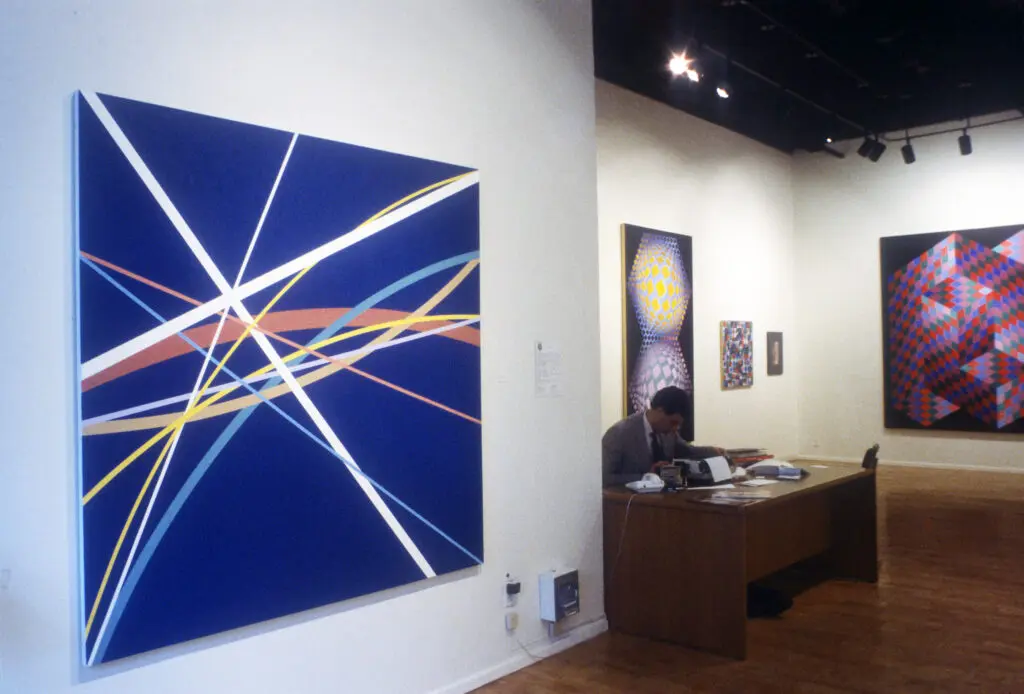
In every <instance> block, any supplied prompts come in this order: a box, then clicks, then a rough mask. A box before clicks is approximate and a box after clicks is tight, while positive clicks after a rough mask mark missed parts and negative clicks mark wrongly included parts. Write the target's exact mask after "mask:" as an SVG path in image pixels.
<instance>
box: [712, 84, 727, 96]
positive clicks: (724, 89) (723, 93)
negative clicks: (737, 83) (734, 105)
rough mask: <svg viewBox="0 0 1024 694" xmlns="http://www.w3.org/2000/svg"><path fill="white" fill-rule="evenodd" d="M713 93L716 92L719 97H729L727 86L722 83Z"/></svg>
mask: <svg viewBox="0 0 1024 694" xmlns="http://www.w3.org/2000/svg"><path fill="white" fill-rule="evenodd" d="M715 93H716V94H718V98H719V99H728V98H729V88H728V87H726V86H724V85H722V86H720V87H718V89H716V90H715Z"/></svg>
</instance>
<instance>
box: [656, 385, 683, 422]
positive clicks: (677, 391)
mask: <svg viewBox="0 0 1024 694" xmlns="http://www.w3.org/2000/svg"><path fill="white" fill-rule="evenodd" d="M651 409H652V410H662V411H663V412H664V413H665V414H668V415H673V414H681V415H682V416H683V417H684V418H687V419H688V418H689V417H690V396H689V395H687V393H686V391H685V390H683V389H682V388H677V387H676V386H667V387H665V388H662V389H661V390H659V391H658V392H657V393H655V394H654V397H653V398H651Z"/></svg>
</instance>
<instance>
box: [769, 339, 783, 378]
mask: <svg viewBox="0 0 1024 694" xmlns="http://www.w3.org/2000/svg"><path fill="white" fill-rule="evenodd" d="M767 347H768V351H767V354H768V375H769V376H781V375H782V367H783V354H782V333H768V345H767Z"/></svg>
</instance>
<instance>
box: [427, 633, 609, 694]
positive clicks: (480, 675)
mask: <svg viewBox="0 0 1024 694" xmlns="http://www.w3.org/2000/svg"><path fill="white" fill-rule="evenodd" d="M606 631H608V620H607V619H605V618H604V617H600V618H598V619H595V620H594V621H592V622H587V623H586V624H581V625H579V626H578V627H576V628H575V629H573V630H572V631H569V632H567V633H565V634H562V635H561V636H559V637H557V638H556V639H554V640H553V641H548V642H544V643H540V644H537V643H533V644H529V648H530V652H531V653H532V654H533V655H534V656H536V657H537V658H538V659H544V658H547V657H550V656H553V655H555V654H556V653H561V652H562V651H564V650H566V649H568V648H572V647H573V646H577V645H579V644H581V643H583V642H584V641H589V640H590V639H592V638H594V637H596V636H599V635H601V634H603V633H604V632H606ZM535 662H537V661H536V660H533V659H531V658H530V657H529V656H528V655H526V654H525V653H522V652H520V653H517V654H516V655H513V656H511V657H510V658H508V659H506V660H503V661H502V662H500V663H498V664H497V665H495V666H494V667H489V668H487V669H486V670H481V671H479V672H475V673H473V674H472V675H470V676H469V677H464V678H463V679H461V680H459V681H458V682H453V683H452V684H449V685H445V686H444V687H441V688H440V689H435V690H434V691H432V692H430V694H466V692H471V691H473V690H474V689H478V688H480V687H482V686H484V685H485V684H489V683H490V682H493V681H494V680H497V679H501V678H502V677H505V676H506V675H511V674H512V673H513V672H515V671H516V670H522V669H523V668H524V667H527V666H529V665H533V664H534V663H535Z"/></svg>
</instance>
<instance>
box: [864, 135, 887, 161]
mask: <svg viewBox="0 0 1024 694" xmlns="http://www.w3.org/2000/svg"><path fill="white" fill-rule="evenodd" d="M885 150H886V146H885V144H884V143H883V142H882V141H881V140H874V141H873V142H872V143H871V151H870V152H868V159H870V160H871V161H878V160H879V159H881V158H882V155H883V154H885Z"/></svg>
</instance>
